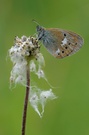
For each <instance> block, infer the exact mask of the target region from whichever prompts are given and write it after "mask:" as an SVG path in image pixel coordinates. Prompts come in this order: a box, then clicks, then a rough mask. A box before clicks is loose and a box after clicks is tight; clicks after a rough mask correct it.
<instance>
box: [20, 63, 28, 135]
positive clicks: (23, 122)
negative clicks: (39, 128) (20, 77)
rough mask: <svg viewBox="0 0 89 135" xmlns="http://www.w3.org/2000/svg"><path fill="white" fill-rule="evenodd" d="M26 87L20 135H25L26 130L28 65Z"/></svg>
mask: <svg viewBox="0 0 89 135" xmlns="http://www.w3.org/2000/svg"><path fill="white" fill-rule="evenodd" d="M26 68H27V70H26V72H27V73H26V74H27V85H26V95H25V101H24V110H23V119H22V134H21V135H25V129H26V117H27V106H28V101H29V92H30V69H29V63H28V64H27V67H26Z"/></svg>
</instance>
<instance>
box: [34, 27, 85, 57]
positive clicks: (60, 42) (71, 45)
mask: <svg viewBox="0 0 89 135" xmlns="http://www.w3.org/2000/svg"><path fill="white" fill-rule="evenodd" d="M36 30H37V35H38V41H41V42H42V43H43V45H44V46H45V47H46V49H47V50H48V52H49V53H50V54H52V55H53V56H54V57H56V58H64V57H66V56H71V55H72V54H74V53H76V52H77V51H78V50H79V49H80V48H81V47H82V45H83V43H84V40H83V38H82V37H81V36H80V35H78V34H76V33H74V32H71V31H68V30H63V29H59V28H44V27H42V26H40V25H37V27H36Z"/></svg>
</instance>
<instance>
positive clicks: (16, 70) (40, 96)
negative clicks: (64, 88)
mask: <svg viewBox="0 0 89 135" xmlns="http://www.w3.org/2000/svg"><path fill="white" fill-rule="evenodd" d="M9 56H10V58H11V61H12V62H13V68H12V71H11V76H10V82H11V84H12V83H15V84H17V83H20V84H23V85H25V86H26V81H27V80H26V73H27V68H26V67H27V65H28V66H29V69H30V71H31V72H33V73H34V74H35V75H37V76H38V79H41V78H43V79H45V80H46V81H47V83H48V80H47V78H46V76H45V73H44V71H43V67H44V65H45V61H44V57H43V55H42V54H41V53H40V45H39V44H38V40H37V39H36V38H34V37H26V36H22V37H21V38H18V37H16V38H15V42H14V45H13V46H12V47H11V49H9ZM30 80H31V78H30ZM48 84H49V83H48ZM28 87H29V86H28ZM55 98H56V96H55V95H54V94H53V92H52V90H51V89H50V90H46V91H45V90H41V89H40V88H38V87H37V86H30V95H29V101H30V104H31V106H32V107H33V108H34V110H35V111H36V112H37V113H38V114H39V116H40V117H42V115H43V113H44V107H45V104H46V102H47V100H48V99H50V100H52V99H55ZM40 105H41V108H42V110H41V111H40V110H39V106H40Z"/></svg>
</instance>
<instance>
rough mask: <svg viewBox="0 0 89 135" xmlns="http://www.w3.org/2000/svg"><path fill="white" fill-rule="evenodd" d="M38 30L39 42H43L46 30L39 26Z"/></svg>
mask: <svg viewBox="0 0 89 135" xmlns="http://www.w3.org/2000/svg"><path fill="white" fill-rule="evenodd" d="M36 30H37V34H38V40H41V39H42V37H43V36H44V32H45V29H44V28H43V27H42V26H40V25H37V26H36Z"/></svg>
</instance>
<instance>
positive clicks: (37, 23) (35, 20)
mask: <svg viewBox="0 0 89 135" xmlns="http://www.w3.org/2000/svg"><path fill="white" fill-rule="evenodd" d="M32 22H34V23H36V24H37V25H39V26H40V24H39V23H38V22H37V21H36V20H34V19H32Z"/></svg>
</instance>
